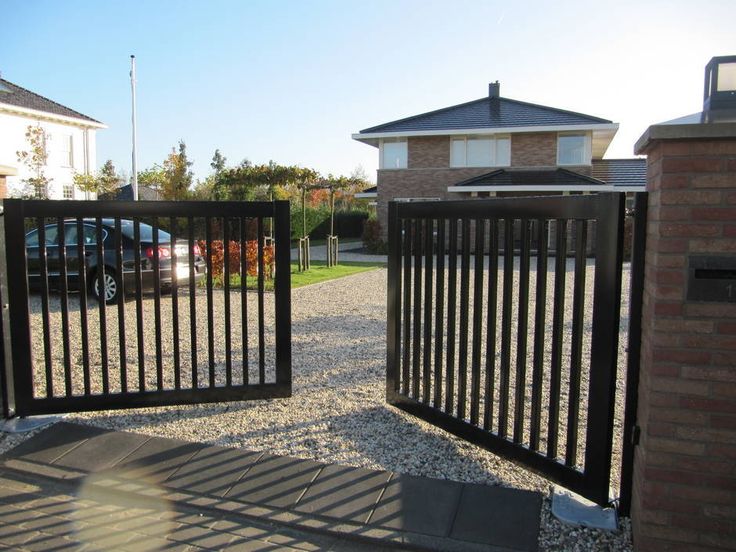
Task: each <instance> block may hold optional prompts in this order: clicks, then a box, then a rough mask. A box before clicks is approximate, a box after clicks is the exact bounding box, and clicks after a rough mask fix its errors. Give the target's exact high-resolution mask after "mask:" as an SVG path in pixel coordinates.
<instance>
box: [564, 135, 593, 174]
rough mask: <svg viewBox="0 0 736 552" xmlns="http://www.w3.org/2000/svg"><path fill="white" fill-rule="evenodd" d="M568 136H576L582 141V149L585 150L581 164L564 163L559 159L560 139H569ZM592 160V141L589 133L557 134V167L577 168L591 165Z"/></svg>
mask: <svg viewBox="0 0 736 552" xmlns="http://www.w3.org/2000/svg"><path fill="white" fill-rule="evenodd" d="M570 136H576V137H580V138H583V139H584V143H583V147H584V148H585V150H584V152H583V157H584V159H583V162H582V163H564V162H563V161H562V159H560V138H563V137H570ZM592 159H593V149H592V140H591V136H590V133H580V132H558V133H557V165H559V166H561V167H579V166H583V165H590V164H591V163H592Z"/></svg>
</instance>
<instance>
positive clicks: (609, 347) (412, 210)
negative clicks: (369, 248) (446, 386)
mask: <svg viewBox="0 0 736 552" xmlns="http://www.w3.org/2000/svg"><path fill="white" fill-rule="evenodd" d="M624 202H625V194H624V193H599V194H597V195H584V196H542V197H533V198H497V199H489V200H472V201H467V200H455V201H444V202H431V203H429V202H411V203H405V202H396V201H391V202H389V210H388V215H389V218H388V246H389V253H388V321H387V359H386V400H387V402H388V403H389V404H391V405H393V406H396V407H398V408H401V409H402V410H405V411H406V412H409V413H410V414H413V415H415V416H417V417H419V418H422V419H424V420H425V421H428V422H430V423H432V424H433V425H436V426H438V427H441V428H442V429H444V430H446V431H448V432H450V433H452V434H454V435H457V436H458V437H461V438H463V439H465V440H467V441H469V442H472V443H474V444H476V445H480V446H482V447H484V448H486V449H487V450H490V451H491V452H494V453H498V454H501V455H503V456H504V457H506V458H508V459H510V460H512V461H514V462H516V463H519V464H522V465H523V466H525V467H527V468H529V469H531V470H533V471H536V472H538V473H540V474H541V475H543V476H544V477H546V478H548V479H551V480H553V481H555V482H557V483H559V484H561V485H563V486H565V487H567V488H569V489H571V490H573V491H574V492H576V493H579V494H581V495H583V496H585V497H586V498H589V499H590V500H593V501H594V502H596V503H598V504H600V505H608V504H609V503H610V502H611V497H609V485H610V472H611V451H612V445H613V423H614V409H615V391H616V372H617V359H618V335H619V323H620V302H621V281H622V266H623V225H624V205H625V203H624ZM591 204H592V207H593V209H592V213H591ZM591 214H592V215H594V216H592V217H591ZM400 218H413V219H448V218H458V219H459V218H463V219H469V220H472V219H475V218H480V219H487V218H496V219H504V218H515V219H516V218H529V219H535V218H540V219H541V218H544V219H550V220H554V219H559V218H565V219H574V218H580V219H586V220H595V221H596V250H595V282H594V296H593V297H594V298H593V318H592V324H593V330H592V332H593V333H592V338H591V358H590V365H591V371H590V384H589V397H590V399H589V401H588V405H589V406H588V417H587V427H586V447H585V463H584V471H583V472H580V471H578V470H576V469H574V468H568V467H566V466H565V465H564V464H563V463H561V462H559V461H557V460H556V459H555V460H550V459H548V458H546V457H544V456H542V455H541V454H539V453H537V452H534V451H532V450H531V449H529V448H526V447H522V446H519V445H517V444H515V443H513V442H511V441H510V440H508V439H506V438H503V437H500V436H498V435H496V434H495V433H493V432H491V431H486V430H484V429H482V428H480V427H478V426H474V425H471V424H469V423H467V422H465V421H464V420H461V419H458V418H456V417H454V416H452V415H450V414H447V413H445V412H443V411H441V410H439V409H436V408H434V407H432V406H430V405H429V404H423V403H421V402H419V401H417V400H415V399H412V398H410V397H408V396H406V395H403V394H401V393H400V392H399V368H400V358H399V353H400V350H401V340H400V335H401V324H400V321H401V314H402V313H401V290H402V285H401V282H402V275H401V244H402V239H401V225H400V224H399V219H400ZM611 252H612V253H611ZM611 313H613V315H611ZM593 366H597V367H598V366H600V368H598V369H596V370H593V369H592V367H593ZM592 405H595V408H592ZM599 428H602V429H599Z"/></svg>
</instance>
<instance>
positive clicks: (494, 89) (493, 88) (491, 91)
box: [488, 81, 501, 99]
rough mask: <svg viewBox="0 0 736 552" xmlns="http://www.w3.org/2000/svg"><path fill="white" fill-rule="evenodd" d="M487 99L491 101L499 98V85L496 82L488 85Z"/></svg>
mask: <svg viewBox="0 0 736 552" xmlns="http://www.w3.org/2000/svg"><path fill="white" fill-rule="evenodd" d="M488 97H489V98H491V99H492V98H500V97H501V83H499V82H498V81H496V82H492V83H490V84H489V85H488Z"/></svg>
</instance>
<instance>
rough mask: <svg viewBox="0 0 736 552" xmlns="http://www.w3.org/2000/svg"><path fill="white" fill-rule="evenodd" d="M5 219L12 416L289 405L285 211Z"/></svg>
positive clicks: (80, 209)
mask: <svg viewBox="0 0 736 552" xmlns="http://www.w3.org/2000/svg"><path fill="white" fill-rule="evenodd" d="M2 209H3V213H2V216H0V296H1V298H2V304H3V312H2V326H0V328H2V329H3V330H4V331H3V348H2V351H1V352H2V353H3V358H2V360H3V361H4V363H3V365H2V366H0V369H1V370H0V375H2V386H1V387H2V389H1V390H2V397H3V404H2V406H3V414H4V416H5V417H9V416H13V415H18V416H27V415H33V414H44V413H52V412H72V411H83V410H99V409H108V408H132V407H136V406H156V405H169V404H183V403H200V402H213V401H235V400H247V399H263V398H275V397H288V396H290V395H291V302H290V301H291V300H290V251H289V240H290V230H289V203H288V202H286V201H277V202H163V201H161V202H159V201H155V202H119V201H108V202H105V201H22V200H12V199H10V200H5V201H4V202H3V205H2ZM267 229H268V230H270V231H271V233H272V237H273V240H267V239H266V230H267ZM269 242H270V243H269ZM269 288H272V289H273V293H269ZM90 295H93V296H96V295H100V296H102V297H105V299H107V300H101V299H100V300H97V301H95V300H94V299H92V297H90Z"/></svg>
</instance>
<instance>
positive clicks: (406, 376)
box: [396, 206, 412, 397]
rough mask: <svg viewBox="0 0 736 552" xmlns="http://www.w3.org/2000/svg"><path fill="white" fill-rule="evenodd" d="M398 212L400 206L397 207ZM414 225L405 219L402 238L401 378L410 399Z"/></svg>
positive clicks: (404, 390) (403, 387) (403, 390)
mask: <svg viewBox="0 0 736 552" xmlns="http://www.w3.org/2000/svg"><path fill="white" fill-rule="evenodd" d="M396 209H397V211H398V206H397V207H396ZM397 217H398V215H397ZM411 229H412V225H411V220H410V219H404V224H403V230H402V238H403V247H404V281H403V284H404V286H403V294H404V310H403V313H402V315H403V319H402V320H403V322H404V344H403V348H402V356H403V360H402V363H401V364H402V365H401V370H402V371H401V378H402V392H403V393H404V394H405V395H406V396H407V397H408V396H409V394H410V391H409V386H410V382H411V379H410V374H411V366H410V364H409V362H410V354H411V244H412V230H411Z"/></svg>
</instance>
